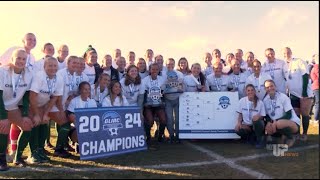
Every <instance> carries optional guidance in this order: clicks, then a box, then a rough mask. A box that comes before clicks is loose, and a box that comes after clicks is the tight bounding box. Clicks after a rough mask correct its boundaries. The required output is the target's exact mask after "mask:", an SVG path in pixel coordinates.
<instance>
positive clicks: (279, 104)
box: [263, 80, 300, 147]
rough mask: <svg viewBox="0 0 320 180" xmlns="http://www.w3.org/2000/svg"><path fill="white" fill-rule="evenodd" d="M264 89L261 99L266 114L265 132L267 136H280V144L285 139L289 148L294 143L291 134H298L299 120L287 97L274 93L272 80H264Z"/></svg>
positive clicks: (274, 88) (274, 87)
mask: <svg viewBox="0 0 320 180" xmlns="http://www.w3.org/2000/svg"><path fill="white" fill-rule="evenodd" d="M264 87H265V88H266V91H267V95H266V97H265V98H264V99H263V103H264V106H265V108H266V114H267V115H266V120H267V125H266V132H267V134H268V135H273V136H277V135H280V136H281V143H280V144H283V143H284V141H285V140H286V139H287V141H286V144H287V145H288V147H291V146H293V144H294V142H295V139H294V136H293V134H296V133H298V132H299V129H300V119H299V118H298V116H297V115H296V113H295V112H294V110H293V107H292V105H291V102H290V99H289V97H288V96H287V95H285V94H283V93H281V92H277V91H276V85H275V83H274V81H273V80H266V81H265V83H264ZM269 138H270V137H269ZM269 138H268V139H269Z"/></svg>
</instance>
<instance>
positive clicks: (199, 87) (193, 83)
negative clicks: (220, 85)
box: [183, 63, 209, 92]
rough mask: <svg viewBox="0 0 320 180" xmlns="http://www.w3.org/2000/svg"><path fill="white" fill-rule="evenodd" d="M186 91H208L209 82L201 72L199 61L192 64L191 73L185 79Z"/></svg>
mask: <svg viewBox="0 0 320 180" xmlns="http://www.w3.org/2000/svg"><path fill="white" fill-rule="evenodd" d="M183 83H184V87H185V92H208V91H209V83H208V81H207V78H206V77H205V75H204V74H203V73H202V72H201V66H200V64H199V63H194V64H192V66H191V74H190V75H187V76H185V77H184V79H183Z"/></svg>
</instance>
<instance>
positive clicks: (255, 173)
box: [185, 142, 272, 179]
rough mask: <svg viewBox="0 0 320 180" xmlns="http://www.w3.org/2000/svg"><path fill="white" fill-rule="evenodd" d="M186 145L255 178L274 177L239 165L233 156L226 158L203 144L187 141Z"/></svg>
mask: <svg viewBox="0 0 320 180" xmlns="http://www.w3.org/2000/svg"><path fill="white" fill-rule="evenodd" d="M185 144H186V145H188V146H190V147H192V148H194V149H196V150H198V151H201V152H203V153H206V154H207V155H208V156H210V157H212V158H215V159H217V160H220V161H222V162H224V163H225V164H227V165H228V166H230V167H231V168H234V169H237V170H239V171H242V172H244V173H246V174H249V175H250V176H252V177H254V178H258V179H272V178H271V177H270V176H268V175H266V174H263V173H260V172H258V171H255V170H253V169H250V168H247V167H244V166H241V165H238V164H235V162H234V161H233V160H232V158H229V159H226V158H224V157H223V156H220V155H218V154H216V153H214V152H212V151H210V150H208V149H206V148H203V147H201V146H197V145H195V144H191V143H189V142H186V143H185Z"/></svg>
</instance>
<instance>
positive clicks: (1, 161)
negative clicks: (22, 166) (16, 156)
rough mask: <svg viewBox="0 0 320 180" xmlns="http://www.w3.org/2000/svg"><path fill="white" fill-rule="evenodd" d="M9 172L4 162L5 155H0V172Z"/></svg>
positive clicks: (5, 161)
mask: <svg viewBox="0 0 320 180" xmlns="http://www.w3.org/2000/svg"><path fill="white" fill-rule="evenodd" d="M7 170H9V167H8V164H7V160H6V155H5V154H1V155H0V171H7Z"/></svg>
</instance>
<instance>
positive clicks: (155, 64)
mask: <svg viewBox="0 0 320 180" xmlns="http://www.w3.org/2000/svg"><path fill="white" fill-rule="evenodd" d="M152 66H157V67H158V69H159V72H160V67H159V64H158V63H152V64H150V65H149V75H151V67H152Z"/></svg>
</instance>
